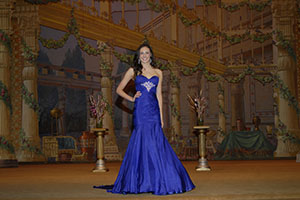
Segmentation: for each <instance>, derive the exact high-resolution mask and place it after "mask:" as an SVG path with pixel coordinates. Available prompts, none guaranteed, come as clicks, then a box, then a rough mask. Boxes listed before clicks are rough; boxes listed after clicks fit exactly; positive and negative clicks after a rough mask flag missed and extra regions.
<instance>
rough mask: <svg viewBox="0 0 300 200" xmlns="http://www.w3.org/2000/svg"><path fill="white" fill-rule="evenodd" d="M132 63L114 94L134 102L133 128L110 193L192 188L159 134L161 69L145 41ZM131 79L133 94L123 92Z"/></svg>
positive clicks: (165, 193)
mask: <svg viewBox="0 0 300 200" xmlns="http://www.w3.org/2000/svg"><path fill="white" fill-rule="evenodd" d="M134 60H135V65H134V66H133V67H132V68H130V69H128V71H127V72H126V73H125V76H124V78H123V79H122V81H121V82H120V84H119V86H118V88H117V94H119V95H120V96H121V97H123V98H124V99H126V100H128V101H131V102H134V112H133V123H134V129H133V132H132V135H131V138H130V141H129V144H128V147H127V151H126V153H125V156H124V159H123V162H122V165H121V168H120V171H119V174H118V177H117V179H116V181H115V183H114V185H113V187H112V189H108V191H109V192H112V193H121V194H129V193H135V194H137V193H146V192H150V193H153V194H155V195H167V194H175V193H182V192H186V191H189V190H192V189H193V188H194V187H195V186H194V184H193V183H192V181H191V179H190V177H189V175H188V173H187V172H186V170H185V168H184V167H183V165H182V164H181V162H180V160H179V159H178V157H177V156H176V154H175V152H174V151H173V149H172V147H171V146H170V144H169V143H168V141H167V139H166V137H165V136H164V133H163V130H162V128H163V125H164V123H163V112H162V80H163V75H162V71H161V70H159V69H157V68H156V65H155V62H154V56H153V52H152V49H151V47H150V46H149V44H147V43H144V44H142V45H141V46H140V47H139V48H138V49H137V51H136V55H135V59H134ZM131 79H133V80H134V81H135V87H136V91H137V92H136V94H135V95H134V96H133V97H132V96H129V95H128V94H127V93H125V92H124V88H125V86H126V85H127V83H128V82H129V81H130V80H131Z"/></svg>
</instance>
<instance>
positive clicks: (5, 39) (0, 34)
mask: <svg viewBox="0 0 300 200" xmlns="http://www.w3.org/2000/svg"><path fill="white" fill-rule="evenodd" d="M0 42H1V43H2V44H3V45H4V46H5V47H6V48H7V49H8V51H9V54H12V49H11V40H10V37H9V36H8V34H7V33H5V32H4V31H3V30H2V29H0Z"/></svg>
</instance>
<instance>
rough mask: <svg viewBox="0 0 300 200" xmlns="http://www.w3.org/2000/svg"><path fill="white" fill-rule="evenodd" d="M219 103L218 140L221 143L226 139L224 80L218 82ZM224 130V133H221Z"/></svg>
mask: <svg viewBox="0 0 300 200" xmlns="http://www.w3.org/2000/svg"><path fill="white" fill-rule="evenodd" d="M218 84H219V85H218V103H219V109H220V111H219V134H218V137H217V140H218V142H219V143H221V142H222V141H223V139H224V136H223V135H222V133H226V118H225V100H224V99H225V98H224V81H223V80H222V81H219V83H218ZM221 131H222V133H221Z"/></svg>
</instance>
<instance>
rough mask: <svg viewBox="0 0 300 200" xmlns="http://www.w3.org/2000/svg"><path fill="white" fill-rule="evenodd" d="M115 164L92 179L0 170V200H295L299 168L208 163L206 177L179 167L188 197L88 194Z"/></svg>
mask: <svg viewBox="0 0 300 200" xmlns="http://www.w3.org/2000/svg"><path fill="white" fill-rule="evenodd" d="M120 164H121V163H120V162H110V163H107V167H108V168H109V170H110V171H109V172H107V173H92V172H91V170H92V169H93V167H94V164H92V163H78V164H21V165H19V167H18V168H0V199H1V200H8V199H10V200H12V199H14V200H15V199H20V200H21V199H22V200H29V199H30V200H31V199H39V200H40V199H43V200H71V199H74V200H77V199H78V200H79V199H84V200H90V199H95V200H96V199H98V200H99V199H108V200H109V199H120V200H121V199H156V200H157V199H178V200H191V199H197V200H202V199H205V200H219V199H222V200H224V199H225V200H227V199H228V200H229V199H230V200H236V199H240V200H248V199H251V200H252V199H259V200H269V199H272V200H274V199H277V200H279V199H281V200H288V199H299V200H300V163H296V162H295V160H265V161H210V162H209V164H210V166H211V167H212V171H210V172H196V171H195V166H196V165H197V162H196V161H189V162H183V164H184V166H185V167H186V169H187V171H188V172H189V174H190V176H191V178H192V180H193V182H194V184H195V185H196V188H195V189H194V190H193V191H190V192H187V193H183V194H176V195H169V196H155V195H152V194H138V195H119V194H111V193H107V192H106V191H104V190H100V189H93V185H107V184H112V183H113V182H114V180H115V178H116V176H117V173H118V170H119V167H120Z"/></svg>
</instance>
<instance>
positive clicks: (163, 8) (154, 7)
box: [146, 0, 172, 13]
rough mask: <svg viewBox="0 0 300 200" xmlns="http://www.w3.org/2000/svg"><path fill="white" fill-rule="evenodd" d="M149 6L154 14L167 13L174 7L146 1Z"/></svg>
mask: <svg viewBox="0 0 300 200" xmlns="http://www.w3.org/2000/svg"><path fill="white" fill-rule="evenodd" d="M146 2H147V4H148V6H149V7H150V9H151V10H152V11H154V12H157V13H159V12H165V11H168V10H170V8H171V7H172V5H169V4H166V3H162V2H161V1H160V3H159V4H158V3H155V1H152V0H146Z"/></svg>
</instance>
